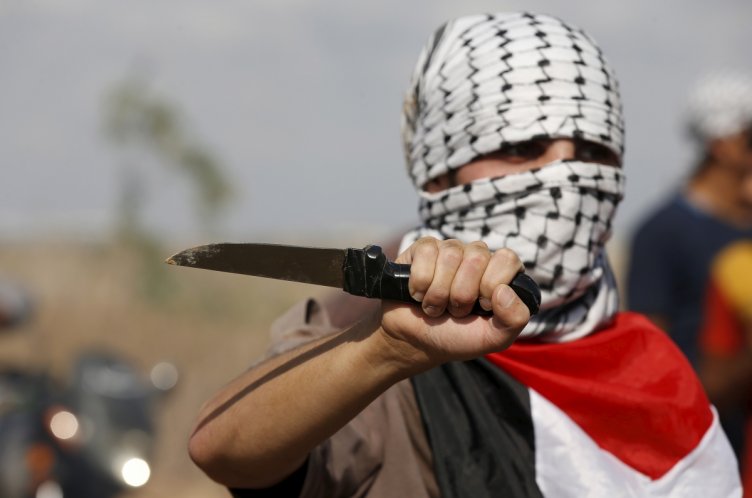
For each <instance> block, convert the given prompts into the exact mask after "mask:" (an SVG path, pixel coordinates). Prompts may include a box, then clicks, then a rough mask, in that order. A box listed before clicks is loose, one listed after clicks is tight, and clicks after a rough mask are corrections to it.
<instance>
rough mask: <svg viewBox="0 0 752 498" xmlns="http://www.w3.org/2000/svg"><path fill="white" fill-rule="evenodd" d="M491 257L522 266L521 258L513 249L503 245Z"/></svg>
mask: <svg viewBox="0 0 752 498" xmlns="http://www.w3.org/2000/svg"><path fill="white" fill-rule="evenodd" d="M493 257H494V258H495V259H496V260H497V261H499V262H500V263H502V264H504V265H508V266H513V267H519V268H521V267H522V260H521V259H520V257H519V256H518V255H517V253H516V252H514V251H513V250H511V249H509V248H507V247H503V248H501V249H499V250H498V251H496V252H495V253H494V255H493Z"/></svg>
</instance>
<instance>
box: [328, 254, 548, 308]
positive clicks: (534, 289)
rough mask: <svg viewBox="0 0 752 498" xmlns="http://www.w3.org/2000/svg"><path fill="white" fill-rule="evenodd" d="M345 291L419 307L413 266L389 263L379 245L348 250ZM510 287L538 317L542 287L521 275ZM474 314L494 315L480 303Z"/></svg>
mask: <svg viewBox="0 0 752 498" xmlns="http://www.w3.org/2000/svg"><path fill="white" fill-rule="evenodd" d="M342 270H343V275H344V286H343V289H344V290H345V291H346V292H349V293H350V294H354V295H356V296H364V297H371V298H378V299H392V300H395V301H402V302H406V303H413V304H416V303H418V301H416V300H415V299H413V298H412V297H411V296H410V290H409V289H408V280H409V279H410V265H404V264H399V263H394V262H392V261H389V260H388V259H387V257H386V255H385V254H384V253H383V252H382V251H381V247H379V246H366V247H365V248H363V249H347V250H346V252H345V261H344V263H343V267H342ZM509 286H510V287H511V288H512V290H514V292H515V293H516V294H517V296H519V298H520V299H521V300H522V302H523V303H525V305H526V306H527V307H528V309H529V310H530V314H531V315H534V314H536V313H537V312H538V308H539V307H540V300H541V294H540V288H539V287H538V284H536V283H535V281H534V280H533V279H532V278H530V277H529V276H528V275H526V274H524V273H518V274H517V275H515V277H514V278H513V279H512V281H511V282H510V283H509ZM471 313H472V314H474V315H486V316H487V315H491V314H492V312H491V311H488V310H485V309H483V308H482V307H481V306H480V303H478V302H477V301H476V302H475V305H474V306H473V309H472V311H471Z"/></svg>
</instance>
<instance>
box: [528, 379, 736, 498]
mask: <svg viewBox="0 0 752 498" xmlns="http://www.w3.org/2000/svg"><path fill="white" fill-rule="evenodd" d="M529 391H530V411H531V416H532V418H533V427H534V431H535V448H536V452H535V468H536V482H537V483H538V485H539V486H540V489H541V491H542V492H543V496H546V497H551V498H554V497H555V498H569V497H571V498H587V497H592V498H603V497H608V498H628V497H629V498H636V497H651V498H659V497H660V498H667V497H671V498H692V497H698V498H700V497H701V498H731V497H741V496H742V489H741V483H740V481H739V475H738V472H737V464H736V459H735V458H734V454H733V451H732V450H731V446H730V445H729V443H728V441H727V439H726V438H725V436H724V434H723V432H722V430H721V428H720V425H719V423H718V415H717V413H716V411H715V409H713V423H712V424H711V426H710V428H709V429H708V431H707V432H706V433H705V436H703V438H702V440H701V441H700V444H698V445H697V447H696V448H695V449H694V450H693V451H692V452H690V453H689V454H688V455H687V456H686V457H685V458H684V459H682V460H681V461H679V462H678V463H677V464H676V465H675V466H674V467H673V468H672V469H671V470H670V471H669V472H668V473H666V474H665V475H664V476H663V477H661V478H660V479H658V480H655V481H653V480H652V479H650V478H649V477H648V476H646V475H644V474H642V473H640V472H638V471H636V470H634V469H633V468H631V467H629V466H628V465H626V464H624V463H623V462H622V461H620V460H619V459H617V458H616V457H615V456H613V455H612V454H611V453H609V452H607V451H604V450H602V449H601V448H600V447H598V445H597V444H596V443H595V441H593V440H592V439H591V438H590V437H589V436H588V435H587V434H586V433H585V432H584V431H583V430H582V429H581V428H580V427H579V426H578V425H577V424H576V423H575V422H574V421H573V420H572V419H571V418H569V417H568V416H567V415H566V414H565V413H564V412H562V411H561V410H560V409H559V408H557V407H556V406H555V405H553V404H552V403H551V402H549V401H548V400H547V399H545V398H544V397H543V396H541V395H540V394H538V393H537V392H535V391H534V390H533V389H530V390H529Z"/></svg>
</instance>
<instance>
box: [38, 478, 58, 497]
mask: <svg viewBox="0 0 752 498" xmlns="http://www.w3.org/2000/svg"><path fill="white" fill-rule="evenodd" d="M35 498H63V490H62V489H61V488H60V485H59V484H58V483H56V482H55V481H44V482H43V483H42V484H40V485H39V487H38V488H37V494H36V495H35Z"/></svg>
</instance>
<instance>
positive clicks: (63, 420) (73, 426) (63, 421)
mask: <svg viewBox="0 0 752 498" xmlns="http://www.w3.org/2000/svg"><path fill="white" fill-rule="evenodd" d="M50 430H51V431H52V434H54V435H55V437H56V438H58V439H71V438H73V437H74V436H75V435H76V434H78V419H77V418H76V416H75V415H73V414H72V413H71V412H69V411H66V410H60V411H59V412H57V413H55V414H54V415H53V416H52V418H51V419H50Z"/></svg>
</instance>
